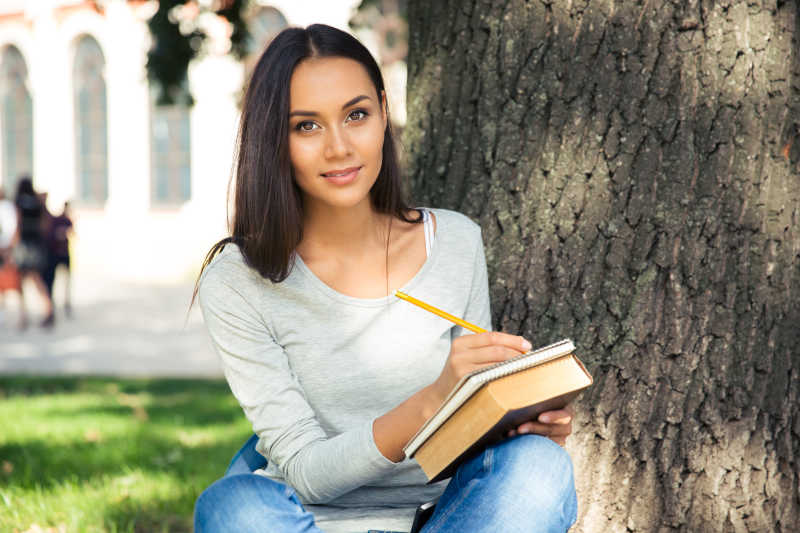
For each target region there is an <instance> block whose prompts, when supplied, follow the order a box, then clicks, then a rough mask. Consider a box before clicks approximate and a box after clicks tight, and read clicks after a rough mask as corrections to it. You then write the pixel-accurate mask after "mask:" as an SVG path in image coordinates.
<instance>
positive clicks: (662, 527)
mask: <svg viewBox="0 0 800 533" xmlns="http://www.w3.org/2000/svg"><path fill="white" fill-rule="evenodd" d="M408 15H409V27H410V39H409V40H410V49H409V83H408V112H409V123H408V126H407V128H406V131H405V135H404V144H405V150H406V153H408V154H409V155H408V171H409V176H410V179H411V186H412V190H413V193H414V194H413V196H414V197H415V200H416V203H417V204H418V205H434V206H441V207H447V208H451V209H456V210H459V211H461V212H463V213H465V214H467V215H469V216H471V217H472V218H473V219H474V220H476V221H478V222H479V223H480V224H481V226H482V228H483V237H484V242H485V244H486V253H487V260H488V262H489V274H490V284H491V293H492V306H493V317H494V326H495V327H496V328H498V329H502V330H504V331H509V332H513V333H520V334H523V335H525V336H526V337H527V338H529V339H530V340H531V341H532V342H534V344H535V345H536V344H545V343H549V342H553V341H556V340H558V339H560V338H563V337H569V338H572V339H574V340H575V341H576V344H577V346H578V354H579V356H580V357H581V358H582V359H583V360H585V362H586V363H587V364H588V366H589V367H590V370H591V372H592V373H593V375H594V378H595V383H594V385H593V386H592V387H591V388H590V389H589V391H587V393H585V394H584V395H583V396H582V398H581V400H580V401H579V402H578V405H577V406H576V407H577V409H578V415H577V417H576V421H575V425H574V428H575V433H574V435H573V436H572V437H571V438H570V441H569V443H568V450H569V451H570V453H571V455H572V457H573V461H574V464H575V467H576V482H577V486H578V497H579V501H580V516H579V519H578V524H577V526H576V527H575V528H574V529H573V530H574V531H582V532H617V531H619V532H625V531H636V532H639V531H641V532H653V531H659V532H662V531H663V532H666V531H692V532H709V531H720V532H723V531H724V532H728V531H736V532H739V531H741V532H746V531H748V532H764V531H777V532H790V531H800V475H799V474H798V470H800V467H799V466H798V461H799V460H800V414H798V411H797V406H798V405H799V404H798V401H800V385H799V384H798V373H800V57H798V56H799V55H800V14H799V13H798V4H797V3H796V2H794V1H776V0H747V1H738V0H727V1H726V0H687V1H685V2H684V1H669V0H640V1H638V2H635V3H634V2H619V1H614V0H597V1H589V0H569V1H567V0H564V1H561V0H557V1H552V0H529V1H525V0H508V1H502V2H494V1H491V0H448V1H443V2H426V1H422V0H411V1H410V2H409V13H408Z"/></svg>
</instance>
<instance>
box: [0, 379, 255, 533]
mask: <svg viewBox="0 0 800 533" xmlns="http://www.w3.org/2000/svg"><path fill="white" fill-rule="evenodd" d="M0 428H1V429H0V531H3V532H6V531H9V532H13V531H15V530H18V531H20V532H24V531H31V532H32V531H37V530H38V528H37V526H38V527H40V528H42V529H43V530H45V531H47V530H50V531H57V532H59V533H60V532H63V531H69V532H72V531H76V532H84V531H85V532H100V531H109V532H148V533H149V532H160V531H191V530H192V525H191V524H192V508H193V505H194V500H195V498H197V495H198V494H199V493H200V492H201V491H202V490H203V489H204V488H205V487H206V486H208V485H209V484H210V483H211V482H212V481H214V480H215V479H217V478H219V477H220V476H221V475H222V473H223V471H224V469H225V467H226V466H227V464H228V461H229V460H230V458H231V456H232V455H233V454H234V453H235V451H236V450H237V449H238V448H239V446H241V444H242V443H243V442H244V441H245V439H246V438H247V437H248V436H249V434H250V432H251V430H250V426H249V424H248V422H247V421H246V420H245V418H244V415H243V414H242V412H241V409H240V408H239V406H238V404H237V403H236V401H235V400H234V398H233V396H232V395H231V393H230V391H229V390H228V387H227V385H226V384H225V383H224V382H223V381H218V380H165V379H152V380H144V379H123V380H120V379H106V378H32V377H0Z"/></svg>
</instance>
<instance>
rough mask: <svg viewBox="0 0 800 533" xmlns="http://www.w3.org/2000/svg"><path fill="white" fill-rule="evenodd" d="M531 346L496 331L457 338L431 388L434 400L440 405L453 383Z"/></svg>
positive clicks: (514, 355)
mask: <svg viewBox="0 0 800 533" xmlns="http://www.w3.org/2000/svg"><path fill="white" fill-rule="evenodd" d="M531 347H532V346H531V343H530V342H528V341H527V340H525V339H523V338H522V337H519V336H517V335H509V334H508V333H501V332H499V331H487V332H485V333H476V334H474V335H462V336H460V337H457V338H456V339H455V340H454V341H453V343H452V345H451V346H450V355H449V356H448V357H447V362H445V364H444V368H443V369H442V373H441V374H440V375H439V377H438V378H437V379H436V381H434V382H433V384H432V385H431V388H432V389H433V391H434V395H435V396H436V399H437V400H438V402H439V403H440V404H441V402H443V401H444V400H445V398H447V395H448V394H450V391H451V390H452V389H453V387H455V386H456V383H458V382H459V380H460V379H461V378H462V377H464V376H465V375H466V374H469V373H470V372H472V371H473V370H476V369H478V368H481V367H484V366H489V365H493V364H495V363H499V362H502V361H505V360H506V359H510V358H512V357H516V356H518V355H519V354H521V353H525V352H527V351H528V350H530V349H531Z"/></svg>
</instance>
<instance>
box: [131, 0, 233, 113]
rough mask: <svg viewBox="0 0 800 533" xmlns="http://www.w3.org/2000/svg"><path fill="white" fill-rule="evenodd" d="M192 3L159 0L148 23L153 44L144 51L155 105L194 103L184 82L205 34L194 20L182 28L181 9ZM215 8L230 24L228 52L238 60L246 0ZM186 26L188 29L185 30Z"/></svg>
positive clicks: (185, 22) (178, 0)
mask: <svg viewBox="0 0 800 533" xmlns="http://www.w3.org/2000/svg"><path fill="white" fill-rule="evenodd" d="M187 5H192V6H193V5H195V4H194V3H193V2H191V1H187V0H160V1H159V2H158V10H157V11H156V13H155V14H154V15H153V16H152V17H151V18H150V20H149V21H148V22H147V26H148V28H149V29H150V35H151V37H152V41H153V44H152V46H151V47H150V50H149V51H148V52H147V65H146V67H147V77H148V79H149V80H150V82H151V83H154V84H155V85H156V86H158V99H157V104H158V105H170V104H174V103H176V102H186V103H188V104H192V103H193V102H194V100H193V98H192V96H191V93H190V92H189V87H188V85H187V81H186V80H187V73H188V70H189V63H190V62H191V61H192V59H194V58H195V57H196V56H197V55H198V54H199V53H200V51H201V49H202V46H203V42H204V41H205V39H206V37H207V36H206V33H205V32H204V31H203V30H202V29H201V28H200V27H199V26H198V25H197V24H196V23H195V22H196V19H197V14H198V13H199V12H201V11H202V10H203V8H197V9H199V10H200V11H198V12H197V13H194V16H193V17H192V18H193V19H194V20H184V21H183V23H184V27H183V28H181V22H182V21H181V20H179V15H178V14H177V13H178V12H179V11H180V8H182V7H186V6H187ZM220 5H221V7H220V8H219V9H217V10H216V11H214V13H216V14H217V15H219V16H221V17H224V18H225V19H227V20H228V22H229V23H230V24H231V26H232V33H231V37H230V40H231V53H232V54H233V55H234V56H235V57H237V58H239V59H241V58H242V57H244V55H245V54H246V44H247V39H248V35H249V34H248V31H247V24H246V22H245V20H244V18H243V16H242V14H243V12H244V9H245V7H246V5H247V0H228V1H226V2H221V3H220ZM187 28H188V29H187Z"/></svg>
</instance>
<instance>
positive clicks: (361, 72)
mask: <svg viewBox="0 0 800 533" xmlns="http://www.w3.org/2000/svg"><path fill="white" fill-rule="evenodd" d="M382 99H383V95H378V94H376V90H375V86H374V85H373V83H372V80H370V78H369V75H368V74H367V71H366V70H365V69H364V67H363V66H362V65H361V64H360V63H358V62H357V61H354V60H352V59H348V58H343V57H325V58H314V59H307V60H305V61H303V62H301V63H300V64H298V65H297V67H296V68H295V70H294V73H293V74H292V79H291V86H290V88H289V156H290V158H291V161H292V169H293V170H294V178H295V181H296V182H297V185H298V186H299V187H300V189H301V190H302V191H303V197H304V203H305V204H306V206H308V207H311V208H314V207H322V206H328V207H337V208H346V207H354V206H356V205H359V204H361V203H362V202H369V191H370V189H371V188H372V185H373V184H374V183H375V180H376V179H377V178H378V172H379V171H380V169H381V163H382V160H383V157H382V153H383V136H384V131H385V130H386V114H385V112H384V106H383V101H382Z"/></svg>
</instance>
